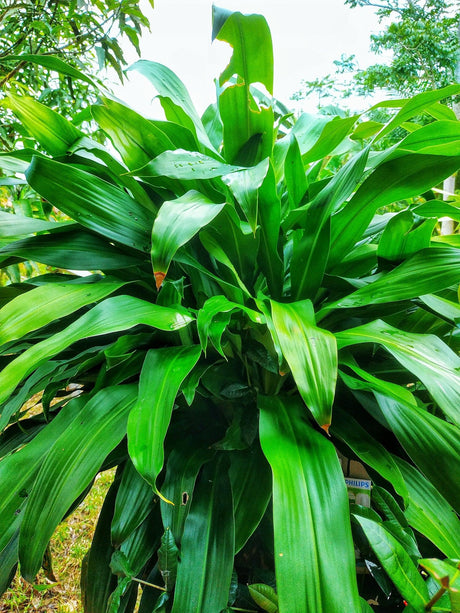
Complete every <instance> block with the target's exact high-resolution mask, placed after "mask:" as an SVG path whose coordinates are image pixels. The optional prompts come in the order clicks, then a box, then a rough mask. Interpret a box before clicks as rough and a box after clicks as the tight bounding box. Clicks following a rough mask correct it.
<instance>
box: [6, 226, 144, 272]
mask: <svg viewBox="0 0 460 613" xmlns="http://www.w3.org/2000/svg"><path fill="white" fill-rule="evenodd" d="M59 225H61V224H59ZM69 225H71V227H70V228H69V230H68V231H67V229H65V231H64V232H63V231H61V230H60V229H57V230H58V231H56V232H52V233H50V234H41V235H39V236H34V237H31V238H26V239H23V240H19V241H15V242H14V243H9V244H8V245H6V246H5V247H3V248H2V249H0V256H2V255H10V256H20V257H22V258H25V259H28V260H32V261H34V262H41V263H42V264H46V265H47V266H53V267H55V268H64V269H67V270H104V271H106V270H117V271H118V270H119V269H122V268H129V267H131V266H139V265H140V264H142V254H136V252H132V253H131V254H128V253H124V252H123V251H122V250H121V249H120V248H119V247H118V248H117V247H115V246H114V245H113V244H112V243H110V241H108V240H107V239H104V238H103V237H102V236H96V235H95V234H90V233H89V232H85V231H84V230H83V229H81V228H79V227H78V226H77V224H69ZM133 253H134V255H133ZM139 255H140V257H136V256H139Z"/></svg>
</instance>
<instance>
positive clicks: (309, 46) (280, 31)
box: [116, 0, 380, 117]
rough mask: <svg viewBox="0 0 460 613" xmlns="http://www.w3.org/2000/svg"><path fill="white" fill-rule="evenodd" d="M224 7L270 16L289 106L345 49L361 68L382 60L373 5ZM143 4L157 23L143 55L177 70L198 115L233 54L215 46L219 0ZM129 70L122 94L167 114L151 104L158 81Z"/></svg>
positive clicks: (287, 0)
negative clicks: (374, 43) (375, 51)
mask: <svg viewBox="0 0 460 613" xmlns="http://www.w3.org/2000/svg"><path fill="white" fill-rule="evenodd" d="M216 4H217V5H218V6H222V7H225V8H228V9H232V10H240V11H241V12H243V13H251V12H252V13H261V14H263V15H264V16H265V18H266V19H267V21H268V25H269V26H270V29H271V32H272V38H273V47H274V57H275V91H274V94H275V96H276V97H277V98H279V99H280V100H281V101H282V102H284V103H285V104H287V105H288V106H292V102H290V101H289V96H290V95H291V94H292V93H293V92H295V91H296V90H297V89H299V86H300V81H301V80H302V79H307V80H312V79H315V78H317V77H322V76H324V75H326V74H328V73H332V72H333V71H334V66H333V64H332V62H333V60H335V59H339V58H340V55H341V54H342V53H345V54H346V55H351V54H353V53H354V54H355V55H356V57H357V60H358V64H359V66H360V68H365V67H366V66H368V65H369V64H371V63H373V62H374V61H375V56H373V55H372V54H371V53H370V51H369V36H370V34H371V32H377V31H379V29H380V28H379V24H378V20H377V17H376V16H375V14H374V12H373V10H372V9H371V8H367V7H364V8H359V7H358V8H356V9H351V8H350V7H349V6H345V5H344V0H283V1H276V0H220V1H219V0H217V1H216ZM142 6H143V11H144V13H145V14H146V15H148V16H149V19H150V22H151V33H148V32H145V33H144V35H143V36H142V38H141V50H142V57H143V58H144V59H149V60H153V61H156V62H160V63H162V64H166V65H167V66H168V67H169V68H171V69H172V70H173V71H174V72H175V73H176V74H177V75H178V76H179V78H180V79H181V80H182V81H183V82H184V84H185V85H186V87H187V89H188V90H189V93H190V95H191V97H192V100H193V101H194V103H195V106H196V108H197V110H198V112H200V113H201V112H203V111H204V109H205V108H206V107H207V105H208V104H209V103H210V102H214V101H215V90H214V84H213V79H214V78H215V77H217V76H218V75H219V74H220V72H221V71H222V70H223V68H224V67H225V66H226V64H227V62H228V58H229V54H230V51H229V47H228V45H226V44H225V43H221V42H220V41H215V42H214V43H213V44H212V45H211V7H212V0H155V10H152V9H151V8H150V6H149V5H148V3H147V2H146V0H144V2H143V3H142ZM123 47H124V48H125V49H126V51H127V57H128V58H129V60H130V61H132V62H134V61H135V60H136V59H137V56H136V54H135V53H134V52H131V50H130V49H129V46H128V45H127V44H124V45H123ZM128 74H129V75H130V77H129V82H126V84H125V85H124V86H123V87H121V88H118V87H117V88H116V95H117V96H118V97H119V98H121V99H122V100H124V101H125V102H126V103H127V104H129V105H130V106H132V107H133V108H135V109H136V110H138V111H139V112H141V113H143V114H144V115H147V116H152V117H153V116H155V117H160V115H159V112H158V110H157V108H158V107H157V106H156V105H154V106H153V107H152V104H151V100H152V98H153V97H154V96H155V94H156V92H155V91H154V89H153V86H152V85H150V84H149V83H148V82H147V80H146V79H145V78H144V77H142V76H140V75H137V74H136V73H134V72H130V73H128ZM131 75H132V76H131ZM314 102H315V101H313V100H312V102H311V103H310V110H313V109H312V108H311V105H313V106H314ZM306 106H308V105H306Z"/></svg>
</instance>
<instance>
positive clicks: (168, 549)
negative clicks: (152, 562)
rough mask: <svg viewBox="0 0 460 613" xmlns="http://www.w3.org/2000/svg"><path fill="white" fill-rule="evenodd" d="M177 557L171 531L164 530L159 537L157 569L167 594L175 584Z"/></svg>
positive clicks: (177, 553)
mask: <svg viewBox="0 0 460 613" xmlns="http://www.w3.org/2000/svg"><path fill="white" fill-rule="evenodd" d="M178 557H179V550H178V549H177V546H176V542H175V541H174V536H173V534H172V532H171V530H170V529H169V528H166V529H165V531H164V534H163V536H162V537H161V547H160V549H159V550H158V568H159V569H160V573H161V576H162V577H163V581H164V583H165V587H166V591H167V592H171V591H172V589H173V588H174V584H175V583H176V577H177V563H178Z"/></svg>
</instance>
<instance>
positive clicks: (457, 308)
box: [420, 294, 460, 323]
mask: <svg viewBox="0 0 460 613" xmlns="http://www.w3.org/2000/svg"><path fill="white" fill-rule="evenodd" d="M420 300H421V301H422V302H423V304H426V306H427V307H428V308H430V309H432V310H433V311H434V312H435V313H436V314H439V315H441V316H442V317H446V318H447V319H450V320H451V321H452V322H453V323H456V322H459V321H460V305H459V304H457V303H456V302H452V301H451V300H447V298H441V297H440V296H435V295H434V294H425V295H424V296H420Z"/></svg>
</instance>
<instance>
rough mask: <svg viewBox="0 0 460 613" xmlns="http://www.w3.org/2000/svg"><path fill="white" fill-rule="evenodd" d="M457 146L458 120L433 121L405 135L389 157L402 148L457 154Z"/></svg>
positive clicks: (459, 133) (438, 153)
mask: <svg viewBox="0 0 460 613" xmlns="http://www.w3.org/2000/svg"><path fill="white" fill-rule="evenodd" d="M459 147H460V126H459V125H458V121H435V122H433V123H431V124H428V125H426V126H423V127H422V128H419V129H417V130H415V132H413V133H412V134H409V135H408V136H406V138H405V139H404V140H403V141H402V142H401V143H400V144H399V145H398V148H397V149H396V150H395V151H394V153H393V154H392V155H391V157H396V156H398V155H399V154H400V151H402V150H404V151H418V152H419V153H431V154H434V155H456V156H458V151H459Z"/></svg>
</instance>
